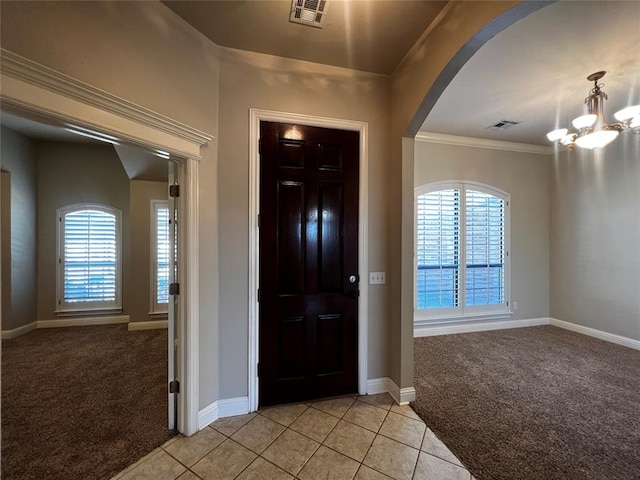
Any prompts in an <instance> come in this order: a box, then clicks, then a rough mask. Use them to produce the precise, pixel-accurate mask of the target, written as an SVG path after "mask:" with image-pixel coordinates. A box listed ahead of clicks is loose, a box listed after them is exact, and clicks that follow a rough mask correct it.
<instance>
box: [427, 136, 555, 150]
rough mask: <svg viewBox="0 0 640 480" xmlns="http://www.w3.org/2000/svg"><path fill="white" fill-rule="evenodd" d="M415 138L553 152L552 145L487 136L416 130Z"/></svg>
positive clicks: (429, 141) (432, 141)
mask: <svg viewBox="0 0 640 480" xmlns="http://www.w3.org/2000/svg"><path fill="white" fill-rule="evenodd" d="M415 139H416V141H417V142H426V143H441V144H444V145H458V146H461V147H475V148H489V149H493V150H507V151H510V152H523V153H535V154H536V155H551V154H553V147H552V146H549V147H547V146H544V145H534V144H531V143H515V142H505V141H504V140H490V139H487V138H475V137H461V136H458V135H446V134H444V133H431V132H418V134H417V135H416V137H415Z"/></svg>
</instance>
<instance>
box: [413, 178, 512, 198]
mask: <svg viewBox="0 0 640 480" xmlns="http://www.w3.org/2000/svg"><path fill="white" fill-rule="evenodd" d="M461 188H465V189H468V190H474V191H477V192H482V193H486V194H488V195H493V196H495V197H498V198H502V199H503V200H506V201H509V197H510V195H509V194H508V193H507V192H505V191H504V190H500V189H499V188H497V187H494V186H492V185H487V184H485V183H479V182H467V181H464V180H448V181H443V182H433V183H427V184H424V185H419V186H417V187H415V189H414V192H415V196H416V197H419V196H420V195H424V194H425V193H430V192H437V191H439V190H447V189H461Z"/></svg>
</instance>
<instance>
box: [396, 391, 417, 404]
mask: <svg viewBox="0 0 640 480" xmlns="http://www.w3.org/2000/svg"><path fill="white" fill-rule="evenodd" d="M415 400H416V389H415V388H413V387H409V388H402V389H400V401H399V402H398V403H399V404H400V405H408V404H409V403H410V402H414V401H415Z"/></svg>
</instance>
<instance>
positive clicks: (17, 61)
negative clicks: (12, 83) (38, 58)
mask: <svg viewBox="0 0 640 480" xmlns="http://www.w3.org/2000/svg"><path fill="white" fill-rule="evenodd" d="M0 57H1V60H2V74H3V76H4V75H7V76H9V77H12V78H15V79H19V80H22V81H24V82H27V83H30V84H32V85H34V86H38V87H43V88H44V89H45V90H47V91H49V92H55V93H59V94H62V95H64V96H66V97H68V98H72V99H74V100H78V101H79V102H81V103H83V104H86V105H90V106H92V107H96V108H99V109H100V110H103V111H107V112H111V113H113V114H115V115H117V116H118V117H122V118H127V119H129V120H133V121H134V122H135V123H138V124H142V125H146V126H149V127H151V128H153V129H155V130H160V131H162V132H165V133H168V134H170V135H173V136H176V137H178V138H181V139H183V140H186V141H188V142H189V143H193V144H195V145H197V146H198V147H200V146H202V145H205V144H206V143H208V142H210V141H211V140H212V138H213V137H212V136H211V135H209V134H207V133H204V132H201V131H199V130H196V129H195V128H192V127H190V126H188V125H185V124H183V123H180V122H177V121H175V120H172V119H170V118H168V117H165V116H164V115H161V114H159V113H157V112H154V111H152V110H149V109H148V108H145V107H142V106H140V105H136V104H135V103H133V102H130V101H128V100H126V99H124V98H121V97H118V96H116V95H113V94H111V93H109V92H106V91H104V90H101V89H99V88H96V87H94V86H92V85H89V84H88V83H84V82H81V81H80V80H77V79H75V78H73V77H70V76H69V75H65V74H64V73H61V72H58V71H57V70H53V69H52V68H49V67H46V66H45V65H42V64H40V63H37V62H34V61H33V60H29V59H28V58H25V57H22V56H20V55H17V54H15V53H13V52H11V51H9V50H6V49H4V48H3V49H1V53H0ZM5 87H6V84H5V83H4V78H3V84H2V89H3V90H4V89H5ZM23 106H25V105H23ZM106 133H109V132H106Z"/></svg>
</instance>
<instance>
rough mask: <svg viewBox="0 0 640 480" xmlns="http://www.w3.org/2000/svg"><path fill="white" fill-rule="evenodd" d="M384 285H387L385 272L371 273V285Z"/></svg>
mask: <svg viewBox="0 0 640 480" xmlns="http://www.w3.org/2000/svg"><path fill="white" fill-rule="evenodd" d="M384 283H385V278H384V272H369V284H371V285H384Z"/></svg>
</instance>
